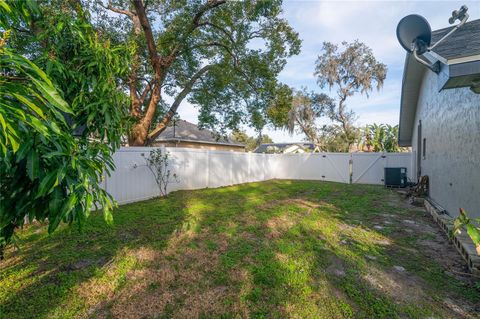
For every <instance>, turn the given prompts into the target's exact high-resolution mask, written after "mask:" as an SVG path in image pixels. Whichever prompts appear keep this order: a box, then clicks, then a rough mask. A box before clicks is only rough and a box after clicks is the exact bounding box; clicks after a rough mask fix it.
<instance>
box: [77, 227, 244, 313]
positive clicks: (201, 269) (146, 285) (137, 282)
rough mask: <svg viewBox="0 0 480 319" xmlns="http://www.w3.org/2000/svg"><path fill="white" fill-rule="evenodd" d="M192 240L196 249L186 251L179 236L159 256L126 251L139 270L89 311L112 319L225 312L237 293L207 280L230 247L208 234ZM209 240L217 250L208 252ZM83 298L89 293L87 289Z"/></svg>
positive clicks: (222, 238) (148, 251)
mask: <svg viewBox="0 0 480 319" xmlns="http://www.w3.org/2000/svg"><path fill="white" fill-rule="evenodd" d="M188 237H189V235H187V238H188ZM179 238H181V240H178V239H179ZM195 238H196V239H200V247H198V248H194V247H190V246H189V245H188V244H187V243H186V237H185V235H182V234H177V235H176V236H175V237H173V242H170V243H169V246H170V248H171V249H167V250H165V251H163V252H158V251H155V250H152V249H149V248H140V249H137V250H135V251H129V252H128V254H130V255H131V256H133V257H134V258H135V259H136V261H137V267H139V268H134V269H132V270H130V271H129V272H128V273H127V276H126V283H125V286H124V287H123V288H122V289H120V290H117V291H112V290H110V291H102V293H104V295H105V296H106V297H107V300H109V303H108V304H105V305H103V306H102V305H95V304H91V311H94V313H95V314H96V315H98V316H99V317H101V315H102V314H106V315H105V316H106V317H114V318H145V317H158V316H159V315H161V314H164V313H168V311H169V309H175V312H174V313H173V314H172V316H173V318H187V317H188V318H192V317H193V318H196V317H199V316H200V315H201V314H220V313H223V312H225V307H226V306H225V303H224V300H225V298H235V296H236V292H235V291H230V290H229V289H228V288H227V287H219V286H212V283H211V278H210V277H209V275H210V273H211V272H212V271H215V269H218V267H219V258H220V255H221V254H222V253H223V252H224V251H225V250H226V249H227V248H228V240H227V238H226V237H225V236H223V235H218V234H215V235H212V234H208V233H207V232H205V233H201V234H198V236H196V237H195ZM207 239H208V240H209V241H213V242H215V244H216V247H217V248H216V249H215V250H213V251H212V250H209V249H207V247H206V244H205V241H206V240H207ZM174 248H175V249H174ZM85 288H87V287H85ZM88 288H90V289H91V288H92V287H91V286H89V287H88ZM83 293H84V294H88V292H87V291H86V289H83ZM98 294H99V292H96V293H95V294H94V295H96V296H98ZM88 297H90V298H91V297H92V296H91V295H90V296H88ZM94 299H96V300H98V299H97V298H94ZM240 310H241V309H239V312H240Z"/></svg>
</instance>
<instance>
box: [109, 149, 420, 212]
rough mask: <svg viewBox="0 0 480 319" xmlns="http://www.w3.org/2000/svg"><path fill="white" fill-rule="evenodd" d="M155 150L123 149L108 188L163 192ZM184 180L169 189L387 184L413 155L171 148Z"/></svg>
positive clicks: (127, 194) (132, 193) (118, 192)
mask: <svg viewBox="0 0 480 319" xmlns="http://www.w3.org/2000/svg"><path fill="white" fill-rule="evenodd" d="M151 150H152V148H150V147H132V148H122V149H120V150H119V151H117V152H116V153H115V154H114V156H113V158H114V161H115V165H116V169H115V171H114V172H112V173H111V176H110V177H106V178H105V181H104V183H103V187H104V188H105V189H106V190H107V191H108V192H109V193H110V194H112V195H113V197H114V198H115V199H116V200H117V202H118V203H120V204H125V203H131V202H136V201H141V200H144V199H148V198H152V197H155V196H159V194H160V192H159V189H158V186H157V184H156V183H155V179H154V176H153V174H152V172H151V171H150V170H149V169H148V167H147V166H146V161H145V158H144V157H143V156H142V154H144V155H145V156H147V157H148V156H149V153H150V151H151ZM166 150H167V151H168V152H169V153H170V158H171V162H170V169H171V171H172V173H175V174H176V175H177V176H178V178H177V180H178V181H172V183H170V184H169V186H168V191H169V192H171V191H175V190H179V189H200V188H206V187H210V188H213V187H220V186H228V185H235V184H241V183H249V182H257V181H264V180H269V179H274V178H276V179H300V180H301V179H304V180H324V181H333V182H341V183H351V182H353V183H362V184H383V175H384V170H383V169H384V167H406V168H407V172H408V175H409V177H410V178H411V176H412V169H411V168H412V155H411V153H352V154H350V153H307V154H255V153H240V152H228V151H210V150H202V149H192V148H166Z"/></svg>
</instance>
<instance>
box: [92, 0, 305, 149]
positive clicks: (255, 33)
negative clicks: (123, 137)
mask: <svg viewBox="0 0 480 319" xmlns="http://www.w3.org/2000/svg"><path fill="white" fill-rule="evenodd" d="M84 6H85V7H86V8H88V10H89V11H90V12H92V13H93V12H94V13H95V14H92V22H93V23H94V25H95V26H96V28H97V30H99V32H101V33H102V34H105V35H107V36H108V37H110V39H111V41H112V42H117V43H125V44H126V43H128V44H129V45H130V47H131V48H132V52H133V55H132V59H131V61H130V63H129V64H128V67H129V74H128V75H127V76H126V77H125V78H124V79H123V82H122V83H123V88H124V90H125V91H127V92H129V96H130V107H129V113H130V115H131V116H132V118H133V119H134V122H135V124H134V125H133V127H132V130H131V131H130V134H129V142H130V144H131V145H144V144H148V143H149V142H150V141H152V140H153V139H155V137H156V136H158V134H160V133H161V132H162V131H163V130H164V129H165V128H166V126H167V124H168V123H169V121H170V120H171V118H172V117H173V116H174V115H175V113H176V112H177V110H178V108H179V106H180V104H181V103H182V102H183V101H184V100H185V99H187V100H188V101H189V102H190V103H192V104H194V105H196V106H198V108H199V111H200V116H199V122H200V124H201V126H203V127H208V128H211V129H215V130H217V131H220V132H225V131H226V130H227V129H235V128H237V127H238V126H239V125H240V124H248V125H250V126H253V127H254V128H256V129H257V130H259V131H260V130H261V129H262V128H263V126H264V125H265V124H266V123H267V122H268V121H269V118H268V117H267V116H265V110H266V108H267V106H268V105H269V104H270V101H271V100H272V99H274V97H275V95H276V91H277V89H278V88H279V87H281V86H280V84H279V83H278V82H277V79H276V77H277V75H278V74H279V73H280V71H281V70H282V69H283V67H284V65H285V63H286V58H287V57H289V56H291V55H294V54H298V53H299V50H300V40H299V39H298V35H297V33H296V32H294V31H293V29H292V28H291V27H290V26H289V24H288V23H287V21H286V20H285V19H283V18H281V17H280V14H281V10H282V9H281V1H278V0H275V1H253V0H252V1H225V0H202V1H200V0H192V1H171V0H170V1H169V0H157V1H154V0H151V1H142V0H132V1H131V2H130V1H108V2H107V3H105V1H96V2H95V3H89V2H87V1H86V2H85V3H84Z"/></svg>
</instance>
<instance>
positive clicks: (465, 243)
mask: <svg viewBox="0 0 480 319" xmlns="http://www.w3.org/2000/svg"><path fill="white" fill-rule="evenodd" d="M424 207H425V210H426V211H427V212H429V213H430V215H432V217H433V220H435V222H436V223H437V224H438V225H439V226H440V227H441V228H442V229H443V231H444V232H445V233H446V234H447V236H448V237H449V238H450V232H451V230H452V229H453V219H452V218H451V217H450V216H449V215H447V214H446V213H444V212H445V210H444V209H441V208H439V207H438V206H437V205H435V204H434V203H433V202H432V200H430V199H428V198H426V199H425V200H424ZM450 241H452V243H453V245H454V246H455V248H456V249H457V250H458V252H459V253H460V255H462V257H463V259H465V261H466V262H467V265H468V269H470V271H471V272H472V273H473V274H475V275H480V256H479V255H478V254H477V251H476V250H475V245H474V244H473V242H472V240H471V239H470V237H468V235H467V233H466V232H465V231H463V232H462V233H460V234H455V235H454V236H453V238H450Z"/></svg>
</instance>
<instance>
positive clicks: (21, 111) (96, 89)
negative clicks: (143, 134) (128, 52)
mask: <svg viewBox="0 0 480 319" xmlns="http://www.w3.org/2000/svg"><path fill="white" fill-rule="evenodd" d="M0 17H1V18H0V180H1V181H2V182H1V183H0V259H1V258H3V257H4V249H5V247H6V245H8V244H10V243H11V242H12V238H14V234H15V231H16V230H17V229H19V228H21V227H23V225H24V224H25V223H26V222H28V221H33V220H37V221H40V222H48V231H49V232H53V231H54V230H55V229H56V228H57V227H58V226H59V224H60V223H61V222H65V223H68V224H73V223H76V224H77V225H78V226H79V228H81V227H82V225H83V224H84V222H85V220H86V219H87V217H88V216H89V214H90V212H91V211H92V210H93V209H99V208H101V209H102V210H103V213H104V217H105V220H106V221H107V222H109V223H110V222H112V213H111V212H112V208H113V205H114V201H113V198H112V197H111V196H110V195H109V194H108V193H107V192H105V190H103V189H102V188H101V187H100V184H101V181H102V178H103V175H104V174H108V173H109V171H110V170H112V169H113V168H114V163H113V160H112V158H111V154H112V152H113V151H114V150H115V148H116V147H117V146H118V145H119V141H120V136H121V134H122V131H121V128H122V125H121V121H122V116H121V104H118V105H115V104H113V103H115V102H116V101H121V95H119V94H118V93H117V90H116V88H115V82H112V78H113V75H114V72H115V70H118V63H119V59H117V58H116V55H115V54H114V52H112V48H110V47H109V46H108V44H107V43H103V44H102V42H101V39H100V38H99V37H98V36H96V34H95V33H94V32H93V31H91V28H89V27H88V24H85V21H84V19H83V18H82V15H81V14H80V13H79V14H78V15H76V16H72V15H70V16H69V15H64V16H63V19H67V18H68V17H70V20H65V23H64V24H63V25H62V24H55V23H53V20H52V21H50V22H51V24H52V25H53V26H55V28H56V29H58V33H55V32H53V31H52V32H49V30H50V31H51V29H49V28H50V27H51V26H48V23H47V21H48V20H47V19H46V16H45V15H43V13H42V8H40V7H39V6H38V3H37V2H34V1H12V2H6V1H3V0H0ZM28 27H31V30H30V29H27V28H28ZM18 30H22V32H19V31H18ZM89 30H90V31H89ZM20 33H21V35H20ZM26 35H27V36H26ZM62 41H65V43H64V45H66V43H69V45H70V46H69V47H68V48H70V50H71V52H70V53H71V54H73V53H75V52H76V53H77V55H75V56H74V55H72V56H70V57H69V56H61V55H60V52H55V51H54V50H53V49H52V47H55V46H56V45H61V44H60V42H62ZM62 43H63V42H62ZM20 44H22V45H20ZM20 46H22V47H21V48H20ZM32 48H35V50H34V51H30V52H27V50H29V49H32ZM66 49H67V48H65V50H66ZM87 61H88V62H89V63H98V64H96V65H95V66H93V67H91V68H89V67H88V65H87V64H86V63H87ZM86 65H87V66H86ZM95 68H96V69H98V70H97V71H95ZM44 70H47V72H45V71H44ZM55 70H57V71H55ZM73 77H78V78H80V79H81V81H80V82H76V81H74V80H72V78H73ZM89 81H90V83H88V82H89ZM109 86H111V87H113V89H115V92H114V91H113V90H112V88H109ZM112 105H114V107H112ZM119 114H120V115H119ZM78 127H83V128H84V129H83V130H82V131H83V132H81V134H80V135H79V136H74V134H73V132H74V131H76V129H77V128H78Z"/></svg>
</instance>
